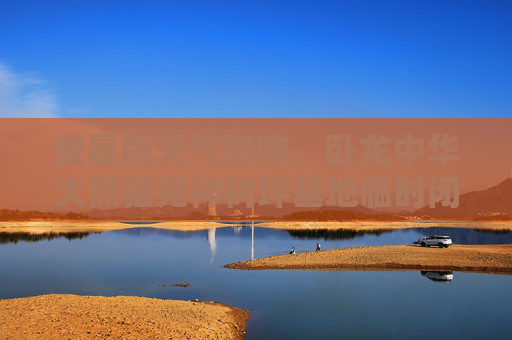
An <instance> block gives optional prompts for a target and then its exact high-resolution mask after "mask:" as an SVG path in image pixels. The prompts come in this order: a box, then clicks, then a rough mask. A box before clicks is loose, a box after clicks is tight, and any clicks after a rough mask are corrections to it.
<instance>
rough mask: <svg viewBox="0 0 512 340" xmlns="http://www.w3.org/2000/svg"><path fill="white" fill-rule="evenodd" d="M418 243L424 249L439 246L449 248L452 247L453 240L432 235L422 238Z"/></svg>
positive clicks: (448, 237)
mask: <svg viewBox="0 0 512 340" xmlns="http://www.w3.org/2000/svg"><path fill="white" fill-rule="evenodd" d="M416 243H417V244H419V245H421V246H422V247H430V246H438V247H439V248H448V246H451V245H452V239H451V238H450V236H443V235H432V236H428V237H427V236H425V237H422V238H420V239H419V240H418V241H417V242H416Z"/></svg>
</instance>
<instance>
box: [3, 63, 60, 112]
mask: <svg viewBox="0 0 512 340" xmlns="http://www.w3.org/2000/svg"><path fill="white" fill-rule="evenodd" d="M57 106H58V105H57V100H56V97H55V95H54V94H53V93H52V91H51V90H50V88H49V86H48V84H47V83H46V82H45V81H43V80H41V79H38V78H37V77H36V76H34V75H32V74H22V73H17V72H15V71H13V70H12V69H11V68H9V67H8V66H7V65H5V64H2V63H0V118H6V117H11V118H15V117H19V118H21V117H24V118H36V117H40V118H43V117H57V110H58V107H57Z"/></svg>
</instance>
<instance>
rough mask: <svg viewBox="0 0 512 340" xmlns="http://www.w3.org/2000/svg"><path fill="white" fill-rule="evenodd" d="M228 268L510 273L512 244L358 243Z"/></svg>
mask: <svg viewBox="0 0 512 340" xmlns="http://www.w3.org/2000/svg"><path fill="white" fill-rule="evenodd" d="M226 267H227V268H233V269H248V270H263V269H300V270H347V271H348V270H379V271H394V270H427V271H459V272H479V273H492V274H509V275H510V274H512V245H510V244H506V245H453V246H450V247H449V248H437V247H430V248H427V247H425V248H424V247H421V246H419V245H398V246H377V247H357V248H343V249H334V250H326V251H319V252H306V253H301V254H293V255H279V256H271V257H265V258H261V259H256V260H252V261H242V262H236V263H232V264H228V265H226Z"/></svg>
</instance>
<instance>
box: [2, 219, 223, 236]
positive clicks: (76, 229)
mask: <svg viewBox="0 0 512 340" xmlns="http://www.w3.org/2000/svg"><path fill="white" fill-rule="evenodd" d="M226 226H227V225H223V224H220V223H217V222H212V221H208V222H203V221H177V222H158V223H154V224H127V223H122V222H112V221H30V222H0V233H1V232H4V233H30V234H48V233H95V232H105V231H112V230H121V229H131V228H159V229H167V230H181V231H198V230H206V229H211V228H220V227H226Z"/></svg>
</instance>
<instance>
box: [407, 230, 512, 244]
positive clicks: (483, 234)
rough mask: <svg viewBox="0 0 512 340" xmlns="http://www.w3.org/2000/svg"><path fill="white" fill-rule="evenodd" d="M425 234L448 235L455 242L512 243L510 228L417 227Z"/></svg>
mask: <svg viewBox="0 0 512 340" xmlns="http://www.w3.org/2000/svg"><path fill="white" fill-rule="evenodd" d="M413 230H416V231H417V232H419V233H421V234H423V235H425V236H430V235H448V236H450V237H451V238H452V240H453V242H454V243H455V244H457V243H460V244H508V243H512V232H511V231H509V230H487V229H464V228H415V229H413Z"/></svg>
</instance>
